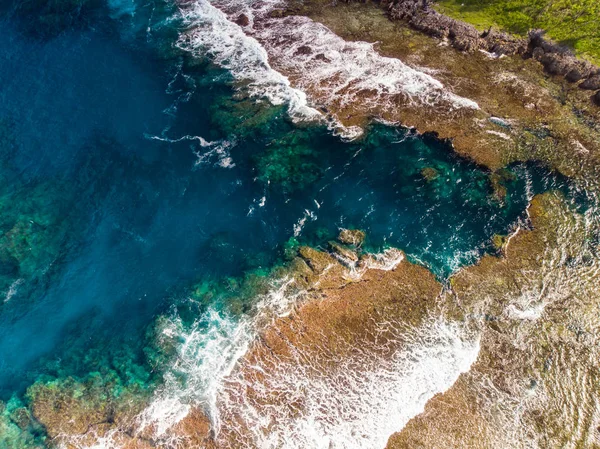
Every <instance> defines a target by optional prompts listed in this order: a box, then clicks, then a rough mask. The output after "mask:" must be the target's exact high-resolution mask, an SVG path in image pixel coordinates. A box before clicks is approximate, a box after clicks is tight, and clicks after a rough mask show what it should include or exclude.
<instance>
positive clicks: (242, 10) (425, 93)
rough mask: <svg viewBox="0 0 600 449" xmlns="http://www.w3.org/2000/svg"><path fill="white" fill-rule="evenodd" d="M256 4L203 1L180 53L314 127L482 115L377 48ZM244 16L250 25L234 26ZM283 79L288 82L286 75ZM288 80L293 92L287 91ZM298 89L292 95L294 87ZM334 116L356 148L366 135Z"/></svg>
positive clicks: (190, 8) (272, 4)
mask: <svg viewBox="0 0 600 449" xmlns="http://www.w3.org/2000/svg"><path fill="white" fill-rule="evenodd" d="M278 3H279V2H278V1H277V0H273V1H253V0H247V1H243V0H235V1H232V0H212V1H211V2H209V1H208V0H198V1H196V2H193V3H191V4H186V6H184V7H183V8H182V9H181V16H182V17H183V19H184V23H185V26H186V31H184V32H183V33H182V34H181V37H180V39H179V41H178V46H179V47H180V48H182V49H185V50H187V51H190V52H192V53H194V54H197V55H199V56H203V55H206V54H208V55H211V56H212V58H213V60H214V62H215V63H216V64H218V65H220V66H222V67H223V68H225V69H227V70H229V71H230V72H231V74H232V75H233V77H234V78H235V79H236V80H237V81H238V82H239V83H240V84H242V85H245V86H246V89H247V90H248V92H249V93H250V94H251V95H253V96H255V97H259V98H262V97H266V98H268V99H269V100H270V101H271V103H273V104H276V105H277V104H288V105H289V110H290V114H291V115H292V117H295V118H299V117H305V118H306V117H307V118H310V119H314V118H317V117H319V116H320V113H319V112H318V111H317V110H315V109H313V108H311V107H309V106H308V102H307V97H306V94H305V92H306V93H307V94H308V95H309V97H310V103H311V104H312V105H318V106H319V107H321V108H322V109H324V110H336V111H339V110H344V109H349V108H357V109H359V110H361V111H362V113H363V114H365V115H368V114H371V115H373V116H379V115H380V114H381V113H382V112H385V111H387V112H393V111H394V110H397V109H398V108H401V107H405V106H406V105H407V104H413V105H429V106H436V107H438V106H439V107H441V108H444V109H446V110H448V109H459V108H469V109H478V108H479V106H478V105H477V103H475V102H474V101H472V100H470V99H467V98H464V97H460V96H458V95H455V94H454V93H452V92H451V91H450V90H449V89H447V88H445V87H444V85H443V84H442V83H441V82H440V81H438V80H437V79H435V78H433V77H432V76H431V75H430V74H428V73H425V72H424V71H422V70H417V69H415V68H412V67H410V66H408V65H406V64H404V63H403V62H402V61H400V60H399V59H396V58H388V57H384V56H381V55H380V54H379V53H378V52H377V50H376V49H375V47H374V44H370V43H367V42H347V41H345V40H343V39H342V38H340V37H339V36H337V35H336V34H335V33H333V32H332V31H331V30H329V29H328V28H327V27H326V26H324V25H322V24H320V23H317V22H314V21H313V20H311V19H309V18H308V17H303V16H287V17H284V18H277V17H271V16H270V15H269V12H271V11H273V10H274V9H276V8H277V7H278V6H279V4H278ZM241 14H244V16H245V17H246V18H247V19H248V25H245V26H240V25H238V24H236V23H235V21H236V20H237V19H238V18H239V17H240V16H241ZM283 74H285V76H284V75H283ZM290 80H291V84H290ZM292 86H293V87H292ZM348 118H350V117H349V116H348V117H336V116H335V115H333V114H329V116H328V120H329V122H330V127H331V129H332V130H334V132H335V133H336V134H339V135H341V136H342V137H343V138H345V139H348V140H351V139H354V138H356V137H358V136H359V135H360V134H362V129H361V128H360V127H357V126H348V127H346V126H343V125H342V122H343V121H344V120H345V119H348Z"/></svg>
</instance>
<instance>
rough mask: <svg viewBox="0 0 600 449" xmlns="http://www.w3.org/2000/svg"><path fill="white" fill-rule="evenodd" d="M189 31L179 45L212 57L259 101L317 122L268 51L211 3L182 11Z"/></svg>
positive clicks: (204, 0)
mask: <svg viewBox="0 0 600 449" xmlns="http://www.w3.org/2000/svg"><path fill="white" fill-rule="evenodd" d="M181 17H182V18H183V20H184V25H185V27H186V28H187V30H188V31H187V32H185V33H183V34H181V36H180V38H179V40H178V41H177V46H178V47H179V48H181V49H184V50H187V51H190V52H192V53H193V54H195V55H198V56H204V55H207V54H208V55H210V56H211V57H212V60H213V61H214V63H216V64H218V65H219V66H221V67H223V68H224V69H226V70H228V71H229V72H230V73H231V75H232V76H233V77H234V78H235V79H236V80H237V81H238V82H239V83H241V84H244V85H245V86H246V88H247V89H248V93H249V94H250V95H252V96H255V97H257V98H267V99H268V100H269V101H270V102H271V103H272V104H274V105H282V104H285V105H287V106H288V109H289V113H290V115H291V116H292V117H294V118H297V119H309V120H315V119H319V118H321V114H320V113H319V112H318V111H316V110H315V109H313V108H310V107H309V106H308V104H307V100H306V94H305V93H304V92H302V91H300V90H297V89H294V88H292V87H291V86H290V82H289V80H288V79H287V78H286V77H285V76H283V75H282V74H281V73H279V72H277V71H275V70H273V69H272V68H271V66H270V64H269V57H268V55H267V52H266V51H265V49H264V48H263V47H262V46H261V45H260V44H259V43H258V42H257V41H256V39H254V38H253V37H251V36H248V35H246V34H245V33H244V31H243V30H242V27H241V26H239V25H237V24H236V23H233V22H231V21H230V20H228V18H227V16H226V15H225V13H223V12H222V11H221V10H219V9H218V8H216V7H215V6H213V5H212V4H211V3H210V2H208V1H207V0H198V1H197V2H195V3H193V5H192V6H191V7H186V8H184V9H182V10H181Z"/></svg>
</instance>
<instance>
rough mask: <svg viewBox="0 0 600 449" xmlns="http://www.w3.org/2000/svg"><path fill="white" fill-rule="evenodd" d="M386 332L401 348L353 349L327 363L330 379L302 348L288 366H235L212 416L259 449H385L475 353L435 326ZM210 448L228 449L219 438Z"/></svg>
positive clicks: (457, 334)
mask: <svg viewBox="0 0 600 449" xmlns="http://www.w3.org/2000/svg"><path fill="white" fill-rule="evenodd" d="M386 325H387V327H388V329H387V330H390V329H389V328H390V327H391V328H393V327H394V326H393V325H392V324H390V323H382V327H386ZM392 333H393V334H394V335H397V336H398V339H399V341H400V342H406V343H407V344H405V345H404V349H402V350H399V351H396V352H394V353H393V354H392V355H391V356H390V354H389V353H388V354H386V355H385V356H382V355H380V354H381V349H382V348H375V347H358V348H356V350H355V351H354V352H353V354H352V355H351V356H349V357H346V358H344V359H341V360H330V362H335V364H337V368H336V369H335V370H334V371H333V372H331V370H329V369H322V367H321V366H320V365H319V362H317V361H315V358H314V356H313V357H311V354H312V353H310V352H309V353H303V350H302V348H301V347H293V348H290V350H289V353H290V354H293V355H294V356H295V359H294V360H292V361H291V362H287V361H282V360H280V359H277V360H270V361H267V362H266V363H264V365H263V362H264V361H262V359H261V361H259V362H258V363H257V362H256V361H253V362H252V363H253V364H252V365H251V364H249V363H245V361H242V366H241V368H240V369H237V370H235V372H234V373H233V374H234V375H233V376H230V377H229V378H228V382H227V383H226V389H225V390H224V391H223V392H222V393H221V394H220V396H219V413H220V414H221V419H222V420H223V422H227V426H228V427H227V428H224V429H223V430H224V432H225V433H226V434H228V435H230V434H237V435H238V442H241V441H244V442H245V443H247V446H248V447H260V448H261V449H276V448H281V447H285V448H289V449H301V448H311V449H381V448H383V447H385V446H386V443H387V440H388V439H389V437H390V436H391V435H392V434H393V433H395V432H398V431H400V430H401V429H402V428H403V427H404V426H405V425H406V424H407V423H408V421H409V420H410V419H411V418H413V417H414V416H416V415H418V414H420V413H422V412H423V410H424V408H425V405H426V403H427V401H429V400H430V399H431V398H432V397H433V396H434V395H435V394H437V393H442V392H444V391H446V390H447V389H448V388H450V387H451V386H452V385H453V384H454V383H455V382H456V380H457V379H458V376H459V375H460V374H461V373H464V372H467V371H468V370H469V369H470V367H471V365H472V364H473V363H474V362H475V360H476V359H477V356H478V354H479V340H478V339H472V338H465V337H466V336H465V335H464V332H463V331H462V330H461V329H460V327H458V326H456V325H452V324H449V323H447V322H444V321H441V320H432V321H430V322H429V323H427V324H426V325H424V326H422V327H420V328H418V329H405V328H402V326H400V327H399V328H397V329H392ZM400 344H402V343H400ZM274 357H276V356H275V355H274ZM332 357H335V356H334V355H332ZM270 362H272V363H270ZM325 363H326V364H328V363H327V361H326V362H325ZM257 379H260V381H258V380H257ZM247 391H252V392H253V394H252V397H248V396H247V394H246V392H247ZM256 396H258V397H256ZM270 398H280V400H279V401H278V402H277V403H273V401H272V400H271V399H270ZM263 400H264V401H265V402H264V403H263ZM264 404H267V405H264ZM291 405H292V406H291ZM240 423H241V424H240ZM232 426H233V427H234V428H232ZM236 426H238V427H239V428H237V427H236ZM217 443H218V444H221V447H230V443H229V442H228V440H226V439H225V438H222V439H219V438H217ZM234 444H235V443H234Z"/></svg>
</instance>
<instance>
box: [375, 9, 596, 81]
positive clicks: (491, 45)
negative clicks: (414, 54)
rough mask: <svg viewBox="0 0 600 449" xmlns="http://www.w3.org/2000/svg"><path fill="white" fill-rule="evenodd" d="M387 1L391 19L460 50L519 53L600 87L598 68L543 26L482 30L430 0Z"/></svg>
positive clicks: (569, 77) (551, 71)
mask: <svg viewBox="0 0 600 449" xmlns="http://www.w3.org/2000/svg"><path fill="white" fill-rule="evenodd" d="M385 4H386V5H387V8H388V11H389V15H390V17H391V18H392V19H396V20H404V21H406V22H407V23H408V24H409V25H410V26H411V27H412V28H414V29H416V30H418V31H421V32H423V33H426V34H428V35H430V36H433V37H437V38H439V39H444V40H447V41H448V42H449V43H450V44H451V45H452V46H453V47H454V48H456V49H457V50H460V51H474V50H483V51H486V52H489V53H493V54H494V55H497V56H500V55H521V56H523V57H524V58H534V59H535V60H537V61H539V62H540V63H541V64H542V65H543V66H544V69H545V71H546V72H547V73H549V74H551V75H557V76H563V77H565V79H566V80H567V81H569V82H571V83H576V82H580V81H582V80H583V81H582V82H581V84H580V85H579V86H580V87H581V88H582V89H590V90H596V89H600V68H598V67H596V66H595V65H593V64H591V63H589V62H587V61H584V60H581V59H579V58H577V57H576V56H575V55H574V54H573V52H572V51H571V50H570V49H568V48H566V47H564V46H561V45H558V44H555V43H553V42H549V41H547V40H546V39H545V38H544V32H543V31H542V30H532V31H531V32H530V33H529V35H528V37H527V38H519V37H516V36H512V35H510V34H507V33H502V32H499V31H495V30H493V29H491V28H490V29H489V30H487V31H485V32H483V33H480V32H479V31H477V29H476V28H475V27H474V26H472V25H469V24H467V23H464V22H461V21H459V20H455V19H452V18H450V17H447V16H445V15H443V14H440V13H439V12H437V11H436V10H435V9H434V8H433V7H432V4H433V0H392V1H391V2H389V3H385Z"/></svg>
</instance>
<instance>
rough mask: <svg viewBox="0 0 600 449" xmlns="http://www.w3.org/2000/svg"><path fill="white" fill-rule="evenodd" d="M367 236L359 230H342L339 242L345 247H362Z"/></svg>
mask: <svg viewBox="0 0 600 449" xmlns="http://www.w3.org/2000/svg"><path fill="white" fill-rule="evenodd" d="M365 237H366V234H365V233H364V231H361V230H359V229H340V233H339V234H338V240H339V241H340V242H342V243H343V244H345V245H353V246H361V245H362V244H363V242H364V241H365Z"/></svg>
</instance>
